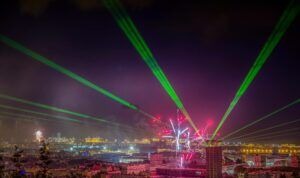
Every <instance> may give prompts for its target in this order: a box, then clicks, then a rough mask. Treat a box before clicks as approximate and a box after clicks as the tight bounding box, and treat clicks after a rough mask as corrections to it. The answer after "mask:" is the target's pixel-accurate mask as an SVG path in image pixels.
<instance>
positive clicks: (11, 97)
mask: <svg viewBox="0 0 300 178" xmlns="http://www.w3.org/2000/svg"><path fill="white" fill-rule="evenodd" d="M0 98H2V99H7V100H11V101H15V102H19V103H23V104H28V105H31V106H35V107H39V108H43V109H48V110H51V111H56V112H62V113H66V114H70V115H73V116H77V117H81V118H85V119H92V120H95V121H99V122H104V123H107V124H111V125H117V126H121V127H126V128H129V129H134V128H132V127H129V126H126V125H120V124H118V123H115V122H111V121H107V120H104V119H101V118H98V117H94V116H90V115H87V114H82V113H78V112H74V111H71V110H67V109H62V108H57V107H54V106H50V105H46V104H41V103H37V102H33V101H28V100H24V99H21V98H17V97H13V96H9V95H4V94H0Z"/></svg>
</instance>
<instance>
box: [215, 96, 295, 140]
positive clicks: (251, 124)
mask: <svg viewBox="0 0 300 178" xmlns="http://www.w3.org/2000/svg"><path fill="white" fill-rule="evenodd" d="M298 103H300V99H297V100H295V101H293V102H291V103H289V104H287V105H285V106H283V107H281V108H279V109H276V110H275V111H273V112H271V113H269V114H267V115H265V116H263V117H260V118H258V119H256V120H255V121H253V122H251V123H249V124H247V125H245V126H243V127H241V128H239V129H237V130H235V131H234V132H231V133H229V134H227V135H226V136H224V137H222V138H221V139H222V140H223V139H225V138H228V137H230V136H232V135H235V134H237V133H238V132H240V131H242V130H245V129H246V128H248V127H251V126H253V125H254V124H257V123H259V122H261V121H263V120H265V119H268V118H270V117H271V116H273V115H275V114H277V113H279V112H281V111H284V110H286V109H288V108H290V107H292V106H294V105H296V104H298Z"/></svg>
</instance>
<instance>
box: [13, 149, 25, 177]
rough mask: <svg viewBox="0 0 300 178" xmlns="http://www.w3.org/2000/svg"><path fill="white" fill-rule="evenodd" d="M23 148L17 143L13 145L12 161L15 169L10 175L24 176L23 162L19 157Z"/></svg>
mask: <svg viewBox="0 0 300 178" xmlns="http://www.w3.org/2000/svg"><path fill="white" fill-rule="evenodd" d="M23 152H24V150H21V149H20V148H19V147H18V146H17V145H15V147H14V154H13V156H12V162H13V163H14V166H15V170H14V171H13V173H12V177H14V178H19V177H25V170H24V169H23V163H22V161H21V157H22V154H23Z"/></svg>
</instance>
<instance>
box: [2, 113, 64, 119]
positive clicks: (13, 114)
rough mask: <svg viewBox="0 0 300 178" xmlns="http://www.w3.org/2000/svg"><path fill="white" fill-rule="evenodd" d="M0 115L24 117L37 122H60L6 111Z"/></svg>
mask: <svg viewBox="0 0 300 178" xmlns="http://www.w3.org/2000/svg"><path fill="white" fill-rule="evenodd" d="M0 114H6V115H8V116H11V117H22V118H26V119H34V120H35V119H36V120H43V121H50V122H53V121H56V122H59V121H58V120H53V119H46V118H41V117H34V116H29V115H25V114H17V113H10V112H6V111H0Z"/></svg>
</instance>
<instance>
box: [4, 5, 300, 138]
mask: <svg viewBox="0 0 300 178" xmlns="http://www.w3.org/2000/svg"><path fill="white" fill-rule="evenodd" d="M36 2H38V3H36ZM36 2H35V1H34V0H19V1H11V0H6V1H1V5H0V21H1V26H0V33H1V34H4V35H6V36H8V37H10V38H12V39H14V40H16V41H18V42H20V43H22V44H24V45H25V46H27V47H29V48H30V49H32V50H34V51H36V52H38V53H40V54H42V55H43V56H45V57H47V58H49V59H51V60H53V61H55V62H56V63H58V64H60V65H62V66H64V67H66V68H67V69H70V70H71V71H73V72H75V73H77V74H79V75H81V76H83V77H85V78H86V79H88V80H89V81H92V82H94V83H95V84H97V85H99V86H100V87H102V88H105V89H107V90H108V91H110V92H112V93H114V94H115V95H117V96H119V97H121V98H123V99H125V100H127V101H129V102H131V103H133V104H135V105H137V106H138V107H140V108H141V109H143V110H144V111H147V112H149V113H151V114H153V115H155V116H160V117H162V119H163V120H167V119H169V118H170V117H173V118H174V117H175V115H176V106H175V104H174V103H173V102H172V100H171V99H170V98H169V96H168V95H167V94H166V92H165V91H164V89H163V88H162V87H161V85H160V83H159V82H158V81H157V79H156V78H155V77H154V76H153V75H152V73H151V71H150V69H149V68H148V67H147V65H146V64H145V63H144V61H143V60H142V59H141V57H140V56H139V55H138V53H137V51H136V50H135V49H134V47H133V46H132V44H131V43H130V42H129V40H128V39H127V38H126V36H125V35H124V33H123V32H122V30H121V29H120V28H119V27H118V26H117V24H116V22H115V21H114V19H113V18H112V16H111V14H110V13H109V12H108V11H107V10H106V9H105V8H104V7H103V6H102V5H101V3H100V2H98V1H96V0H73V1H71V0H65V1H61V0H60V1H58V0H52V1H51V0H39V1H36ZM121 2H122V3H123V4H124V6H125V7H126V9H127V11H128V13H129V14H130V16H131V17H132V19H133V21H134V22H135V24H136V26H137V28H138V29H139V31H140V33H141V34H142V36H143V37H144V39H145V41H146V43H147V44H148V45H149V47H150V49H151V50H152V52H153V54H154V56H155V57H156V59H157V62H158V63H159V65H160V66H161V68H162V69H163V71H164V72H165V74H166V75H167V77H168V79H169V80H170V82H171V84H172V85H173V87H174V88H175V91H176V92H177V94H178V95H179V97H180V98H181V100H182V101H183V103H184V105H185V107H186V109H187V110H188V112H189V113H190V115H191V117H192V119H193V120H194V121H195V123H196V125H197V126H199V127H201V126H203V124H204V123H205V122H206V121H207V120H209V119H210V120H213V121H214V124H213V126H212V128H211V129H210V132H212V131H213V130H214V128H215V127H216V125H217V123H218V122H219V120H220V118H221V117H222V115H223V114H224V112H225V111H226V109H227V107H228V105H229V103H230V102H231V100H232V99H233V97H234V94H235V92H236V90H237V89H238V87H239V86H240V84H241V82H242V81H243V79H244V77H245V76H246V74H247V72H248V71H249V69H250V68H251V66H252V64H253V63H254V60H255V58H256V57H257V55H258V53H259V51H260V49H261V48H262V46H263V44H264V43H265V41H266V40H267V38H268V36H269V35H270V33H271V31H272V30H273V28H274V26H275V24H276V22H277V20H278V19H279V17H280V15H281V13H282V12H283V10H284V8H285V7H286V5H287V1H284V0H282V1H267V2H261V1H243V2H241V1H226V2H223V1H201V2H200V1H191V0H188V1H179V0H172V1H155V0H145V1H144V0H143V1H141V0H124V1H121ZM299 27H300V19H299V17H298V18H297V19H296V20H295V21H294V23H293V24H292V25H291V26H290V28H289V29H288V31H287V33H286V34H285V36H284V37H283V38H282V40H281V42H280V43H279V45H278V46H277V47H276V48H275V50H274V51H273V53H272V55H271V57H270V58H269V59H268V60H267V62H266V63H265V65H264V66H263V68H262V70H261V71H260V72H259V74H258V75H257V77H256V79H255V80H254V82H253V83H252V84H251V85H250V87H249V88H248V90H247V92H246V94H245V95H244V96H243V97H242V98H241V100H240V101H239V103H238V105H237V106H236V108H235V109H234V110H233V112H232V114H231V115H230V117H229V118H228V120H227V121H226V122H225V125H224V127H223V128H222V129H221V134H226V133H229V132H231V131H233V130H235V129H238V128H239V127H240V126H243V125H245V124H246V123H249V122H251V121H254V120H255V119H257V118H259V117H261V116H264V115H266V114H268V113H270V112H272V111H273V110H275V109H277V108H280V107H282V106H284V105H286V104H288V103H289V102H292V101H294V100H296V99H297V98H300V70H299V69H300V61H299V56H300V55H299V54H300V53H299V51H300V45H299V44H298V41H299V40H300V33H299V32H300V30H299ZM0 93H2V94H7V95H11V96H16V97H20V98H23V99H27V100H31V101H36V102H40V103H44V104H49V105H53V106H56V107H60V108H66V109H70V110H73V111H77V112H81V113H86V114H89V115H93V116H99V117H104V118H106V119H108V120H112V121H115V122H118V123H121V124H129V125H132V126H137V127H141V128H148V129H151V126H150V125H147V124H148V121H147V119H146V118H145V117H144V116H143V115H141V114H139V113H137V112H134V111H132V110H130V109H127V108H124V107H123V106H121V105H120V104H119V103H117V102H115V101H113V100H111V99H109V98H107V97H105V96H103V95H102V94H100V93H97V92H96V91H94V90H92V89H90V88H87V87H85V86H83V85H81V84H80V83H78V82H76V81H74V80H73V79H71V78H68V77H67V76H65V75H63V74H61V73H59V72H57V71H55V70H53V69H52V68H49V67H47V66H45V65H44V64H42V63H40V62H38V61H36V60H33V59H31V58H30V57H28V56H25V55H24V54H22V53H20V52H18V51H16V50H14V49H12V48H10V47H8V46H6V45H4V44H3V43H1V42H0ZM0 103H1V104H7V105H12V106H19V107H23V108H29V109H34V110H39V111H43V112H48V113H49V111H47V110H41V109H39V108H34V107H30V106H28V105H20V104H17V103H15V102H9V101H6V100H1V99H0ZM0 110H2V111H3V109H0ZM55 114H57V113H55ZM299 118H300V105H299V104H298V105H296V106H294V107H292V108H290V109H288V110H286V111H284V112H281V113H280V114H277V115H275V116H274V117H272V118H269V119H268V120H265V121H263V122H261V123H260V124H258V125H256V126H255V127H251V129H249V130H248V131H251V130H257V129H259V128H264V127H269V126H272V125H275V124H277V123H283V122H286V121H292V120H295V119H299ZM0 127H1V128H0V129H1V131H0V132H1V133H0V134H1V136H2V138H10V136H9V135H12V138H21V137H22V136H24V137H28V136H31V135H32V133H33V130H34V129H37V128H41V129H42V130H44V131H45V133H46V134H47V135H48V136H51V135H54V134H55V133H57V132H61V133H62V135H67V136H71V135H74V136H80V135H81V136H87V135H92V136H96V135H98V136H107V137H115V136H116V135H120V133H119V132H118V130H110V129H103V130H101V129H96V128H94V127H89V125H85V126H82V127H75V126H72V125H70V124H68V123H64V124H45V123H40V122H36V123H34V124H32V123H23V122H22V123H18V122H15V120H14V119H2V120H1V126H0ZM296 127H300V122H298V123H297V124H293V125H291V126H288V127H285V128H296ZM20 128H21V129H20ZM282 129H284V128H282ZM22 133H23V134H22ZM122 135H123V136H124V134H122ZM125 135H126V134H125ZM22 138H23V137H22ZM272 141H274V140H272ZM276 141H278V142H279V141H280V142H288V141H293V142H296V141H299V138H298V137H297V136H296V135H291V136H289V137H288V138H286V137H285V138H280V137H279V138H278V140H276Z"/></svg>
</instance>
